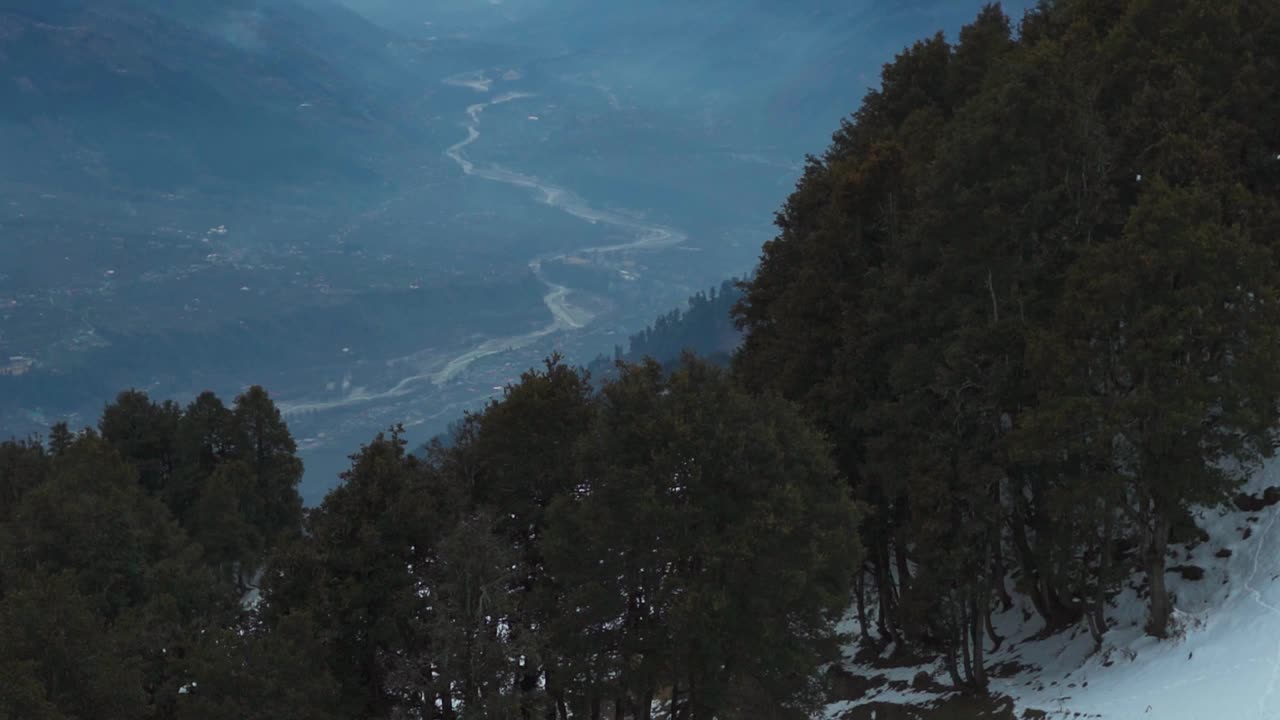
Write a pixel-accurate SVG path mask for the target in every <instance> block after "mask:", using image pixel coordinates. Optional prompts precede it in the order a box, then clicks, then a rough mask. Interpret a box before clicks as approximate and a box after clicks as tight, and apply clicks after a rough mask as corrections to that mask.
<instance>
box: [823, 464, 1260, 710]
mask: <svg viewBox="0 0 1280 720" xmlns="http://www.w3.org/2000/svg"><path fill="white" fill-rule="evenodd" d="M1269 486H1280V460H1273V461H1270V462H1268V463H1267V464H1266V465H1264V466H1263V468H1262V469H1261V470H1260V471H1259V472H1258V473H1256V474H1255V475H1254V476H1253V478H1252V479H1251V480H1250V482H1249V483H1248V484H1247V485H1246V486H1245V488H1244V491H1245V492H1247V493H1251V494H1254V495H1261V493H1262V491H1263V490H1264V489H1265V488H1267V487H1269ZM1197 515H1198V520H1199V524H1200V526H1201V527H1202V528H1203V529H1204V530H1205V531H1206V532H1207V533H1208V534H1209V538H1210V539H1209V541H1208V542H1205V543H1201V544H1200V545H1198V546H1195V547H1192V548H1189V549H1188V548H1187V547H1186V546H1176V547H1174V548H1171V557H1170V559H1169V565H1170V566H1176V565H1196V566H1199V567H1201V568H1203V569H1204V570H1205V574H1204V577H1203V579H1201V580H1198V581H1190V580H1185V579H1183V578H1182V576H1181V575H1180V574H1179V573H1177V572H1170V573H1169V574H1168V576H1167V578H1166V580H1167V582H1168V585H1169V589H1170V592H1171V593H1172V594H1173V597H1174V607H1175V611H1174V627H1175V630H1174V632H1173V634H1172V637H1171V639H1169V640H1164V641H1160V640H1156V639H1155V638H1151V637H1149V636H1147V635H1146V634H1145V632H1144V631H1143V625H1144V623H1145V620H1146V605H1145V602H1144V599H1143V598H1142V597H1140V596H1139V593H1138V591H1137V589H1136V588H1134V587H1129V588H1126V589H1125V590H1124V592H1122V593H1121V594H1120V595H1119V596H1118V597H1117V598H1116V600H1115V602H1114V606H1113V607H1112V608H1111V609H1110V611H1109V612H1108V614H1107V617H1108V620H1109V621H1110V623H1111V627H1110V629H1109V631H1108V632H1107V635H1106V636H1105V638H1104V642H1103V647H1102V649H1101V651H1098V652H1095V651H1094V645H1093V640H1092V638H1091V637H1090V635H1089V632H1088V630H1087V629H1086V628H1085V626H1084V625H1083V623H1082V624H1081V625H1080V626H1078V627H1077V628H1075V629H1074V630H1072V631H1069V632H1066V633H1062V634H1058V635H1055V636H1053V637H1050V638H1047V639H1044V640H1035V639H1034V638H1033V636H1034V635H1035V633H1036V632H1038V631H1039V630H1040V624H1039V622H1038V621H1037V620H1036V619H1035V618H1034V617H1033V618H1032V619H1031V620H1030V621H1029V622H1027V621H1025V620H1024V618H1025V617H1028V616H1029V614H1030V613H1031V609H1030V607H1029V604H1028V603H1027V602H1026V601H1020V602H1021V605H1017V604H1015V607H1014V608H1013V609H1012V610H1010V611H1009V612H1006V613H1004V614H1002V615H999V616H997V617H996V618H993V622H994V625H995V626H996V630H997V632H998V633H999V634H1001V635H1002V636H1003V637H1005V638H1006V640H1005V642H1004V643H1003V644H1002V646H1001V647H1000V648H999V649H998V650H997V649H993V648H990V641H989V640H988V647H989V650H988V653H989V658H988V664H987V667H988V669H989V670H990V669H991V668H993V667H995V666H997V665H1001V664H1004V663H1009V662H1012V663H1017V664H1018V665H1020V666H1025V669H1022V670H1020V671H1018V672H1017V673H1016V674H1013V675H1011V676H1009V677H1002V678H996V677H993V678H991V690H992V692H993V693H995V694H998V695H1003V696H1007V697H1009V698H1011V699H1012V700H1013V702H1014V706H1015V714H1016V716H1018V717H1022V716H1023V713H1024V712H1025V711H1027V710H1039V711H1041V712H1044V713H1046V716H1047V717H1048V718H1071V717H1087V718H1103V719H1104V720H1146V719H1156V720H1218V719H1219V718H1230V719H1231V720H1278V719H1280V582H1277V580H1278V579H1280V505H1273V506H1271V507H1267V508H1264V509H1263V510H1261V511H1259V512H1255V513H1250V512H1242V511H1238V510H1237V509H1236V508H1235V507H1234V506H1231V507H1223V508H1204V509H1200V510H1198V511H1197ZM1223 550H1229V551H1230V552H1231V555H1230V556H1229V557H1226V558H1222V557H1218V556H1217V554H1218V553H1219V552H1220V551H1223ZM848 625H849V627H848V629H851V630H852V629H856V622H854V621H848ZM856 650H857V648H856V646H854V647H850V648H848V649H847V651H846V661H845V663H844V668H845V669H846V670H847V671H849V672H851V673H853V674H861V675H866V676H884V678H885V680H887V681H888V682H887V683H886V684H884V685H882V686H881V687H878V688H876V689H873V690H871V691H869V692H868V693H867V694H866V695H865V696H864V697H862V698H859V699H858V700H854V701H848V700H846V701H842V702H840V703H835V704H833V705H830V706H828V707H827V712H826V714H825V717H826V718H830V719H832V720H835V719H836V718H840V717H842V716H843V714H844V713H846V712H848V711H849V710H851V709H853V708H854V707H857V706H859V705H864V704H868V703H872V702H882V703H896V704H903V705H913V706H918V707H927V706H930V705H933V704H935V703H937V702H938V701H940V700H942V699H944V698H945V697H947V695H946V694H938V693H929V692H914V691H906V692H904V691H903V690H901V689H900V688H903V687H909V684H910V682H911V680H912V678H913V677H914V676H915V674H916V673H918V672H920V671H921V670H924V671H926V672H929V673H930V675H931V676H932V677H933V679H934V680H935V681H936V682H937V683H939V684H940V685H942V686H947V685H949V682H948V679H947V674H946V672H945V669H944V667H943V666H942V665H941V663H935V664H933V665H928V666H913V667H902V668H889V669H885V668H880V667H876V668H872V667H866V666H860V665H858V664H857V663H855V662H854V661H853V660H852V656H853V654H854V653H855V652H856ZM904 683H905V685H904ZM895 688H899V689H895Z"/></svg>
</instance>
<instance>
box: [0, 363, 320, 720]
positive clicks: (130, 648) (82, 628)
mask: <svg viewBox="0 0 1280 720" xmlns="http://www.w3.org/2000/svg"><path fill="white" fill-rule="evenodd" d="M301 475H302V463H301V462H300V461H299V460H298V458H297V457H296V455H295V447H294V443H293V440H292V439H291V438H290V436H289V432H288V430H287V428H286V427H285V425H284V423H283V422H282V421H281V419H280V414H279V413H278V412H277V410H276V408H275V406H274V405H273V404H272V403H271V401H270V400H269V399H268V398H267V396H266V394H265V393H264V392H263V391H262V390H261V388H253V389H251V390H249V391H247V392H246V393H245V394H243V395H241V396H240V397H238V398H237V399H236V401H235V404H234V405H233V407H231V408H227V407H225V406H224V405H223V404H222V403H221V402H220V401H219V400H218V398H216V397H214V396H213V395H212V394H204V395H201V396H200V397H199V398H197V399H196V400H195V401H194V402H192V403H191V404H190V405H189V406H187V407H186V408H179V407H178V406H177V405H175V404H173V403H161V404H157V403H153V402H151V401H150V400H149V399H148V398H147V397H146V396H145V395H143V394H141V393H137V392H128V393H123V394H121V395H120V396H119V398H118V399H117V401H116V402H115V403H114V404H112V405H111V406H109V407H108V408H107V409H106V410H105V411H104V413H103V415H102V419H101V422H100V423H99V428H98V430H96V431H94V430H85V431H82V432H79V433H74V434H73V433H72V432H70V431H69V430H68V429H67V427H66V426H65V425H59V426H56V427H54V428H53V429H52V431H51V433H50V436H49V438H48V440H47V441H46V442H44V443H40V442H35V441H10V442H6V443H3V444H0V718H5V720H8V719H10V718H12V719H13V720H19V719H21V720H61V719H63V718H85V717H109V718H182V719H191V720H195V719H197V718H233V717H259V718H267V717H298V718H301V717H313V718H325V717H331V715H330V714H329V713H330V710H329V707H330V706H331V704H332V702H333V699H334V697H335V693H334V692H333V691H332V687H331V682H327V681H326V679H327V678H328V677H329V676H328V668H327V667H326V665H325V663H324V657H325V655H324V652H325V651H324V647H325V646H324V641H323V638H321V637H320V636H319V635H318V631H317V629H316V626H315V625H314V623H312V622H311V620H310V618H308V617H307V616H306V615H304V614H301V613H295V614H291V615H289V616H288V617H283V618H280V619H279V621H278V622H277V623H276V625H275V626H274V627H273V628H272V632H267V628H266V627H265V626H263V625H262V624H261V623H259V622H256V621H254V619H253V618H252V616H251V615H250V614H249V613H247V612H246V610H245V605H246V603H245V598H246V597H251V596H252V594H253V593H254V592H255V590H254V588H253V585H254V583H255V580H256V577H255V576H256V575H257V572H256V570H257V568H259V567H261V566H262V564H263V562H264V561H265V559H266V558H267V557H268V556H269V555H270V554H271V553H272V552H273V551H274V550H275V549H276V548H278V547H280V546H281V544H282V543H284V542H287V541H291V540H296V538H297V537H298V536H299V531H300V529H301V521H302V503H301V501H300V499H299V497H298V494H297V491H296V486H297V483H298V480H299V479H300V478H301Z"/></svg>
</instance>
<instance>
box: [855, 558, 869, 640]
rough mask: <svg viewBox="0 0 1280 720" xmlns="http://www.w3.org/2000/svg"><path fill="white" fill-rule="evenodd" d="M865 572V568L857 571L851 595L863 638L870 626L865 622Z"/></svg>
mask: <svg viewBox="0 0 1280 720" xmlns="http://www.w3.org/2000/svg"><path fill="white" fill-rule="evenodd" d="M866 591H867V572H866V568H865V567H864V568H862V569H860V570H859V571H858V576H857V578H856V579H855V580H854V582H853V596H854V598H855V600H856V604H857V607H858V627H859V629H860V630H861V632H862V636H863V637H864V638H865V637H867V635H868V634H869V631H870V629H871V628H870V626H869V625H868V624H867V598H866Z"/></svg>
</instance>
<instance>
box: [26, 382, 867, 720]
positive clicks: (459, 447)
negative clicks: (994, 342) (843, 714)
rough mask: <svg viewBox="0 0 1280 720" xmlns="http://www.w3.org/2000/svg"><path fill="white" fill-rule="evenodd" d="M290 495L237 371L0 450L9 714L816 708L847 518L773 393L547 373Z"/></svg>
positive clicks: (281, 457) (848, 508)
mask: <svg viewBox="0 0 1280 720" xmlns="http://www.w3.org/2000/svg"><path fill="white" fill-rule="evenodd" d="M454 440H455V442H454V443H453V444H452V445H451V446H449V447H447V448H446V447H444V446H443V445H439V444H437V445H435V446H434V447H432V448H431V449H430V451H429V452H428V453H427V456H426V457H425V459H419V458H417V457H414V456H413V455H410V454H407V453H406V452H405V442H404V440H403V439H402V438H401V436H400V434H399V432H398V431H392V432H391V433H389V434H386V435H380V436H378V437H377V438H376V439H374V440H373V441H372V442H371V443H369V444H368V445H367V446H365V447H363V448H362V449H361V450H360V452H359V453H357V454H356V455H354V456H352V466H351V469H350V470H349V471H348V472H346V473H345V474H344V475H343V482H342V483H341V484H340V485H339V486H338V487H337V488H336V489H334V490H333V491H332V492H330V494H329V495H328V496H327V497H326V498H325V500H324V502H323V503H322V504H321V505H320V506H319V507H317V508H314V509H313V510H310V511H309V512H307V513H306V514H305V518H304V516H303V513H302V511H301V504H300V502H299V500H298V495H297V491H296V485H297V482H298V479H299V477H300V474H301V464H300V463H299V461H298V459H297V457H296V455H295V447H294V443H293V441H292V439H291V438H290V437H289V433H288V430H287V428H286V427H285V426H284V424H283V423H282V422H281V420H280V415H279V413H278V412H277V411H276V409H275V408H274V407H273V406H272V404H271V402H270V400H269V399H267V397H266V395H265V393H263V392H262V390H261V389H259V388H254V389H252V390H250V391H249V392H248V393H246V394H245V395H244V396H242V397H240V398H238V399H237V401H236V403H235V406H234V407H233V408H231V409H227V408H224V407H223V406H222V405H221V403H219V402H218V400H217V399H216V398H215V397H213V396H212V395H203V396H201V397H200V398H199V399H198V400H197V401H196V402H194V403H193V404H192V405H191V406H189V407H187V408H185V409H180V408H178V407H177V406H175V405H173V404H171V403H164V404H156V403H153V402H151V401H150V400H148V399H147V398H146V396H144V395H142V394H141V393H136V392H130V393H125V394H122V395H121V396H120V398H119V399H118V400H117V402H116V403H114V404H113V405H111V406H109V407H108V408H107V409H106V411H105V412H104V414H103V417H102V420H101V422H100V426H99V430H98V431H90V430H86V431H84V432H82V433H80V434H78V435H72V434H71V433H69V432H68V431H67V429H66V428H65V427H58V428H55V429H54V431H53V433H52V435H51V437H50V438H49V440H48V442H45V443H39V442H34V441H28V442H10V443H7V444H4V445H3V446H0V501H2V504H0V559H3V564H0V568H2V570H0V718H24V719H26V718H40V719H43V718H48V719H50V720H53V719H60V718H72V717H86V716H90V715H102V716H107V717H113V718H180V719H182V720H197V719H199V720H211V719H214V718H218V719H221V718H226V719H227V720H230V719H231V718H237V719H239V718H262V719H263V720H265V719H267V718H272V719H277V718H299V719H301V718H308V719H313V718H321V719H323V718H356V717H358V718H370V719H374V718H431V719H436V718H438V719H441V720H456V719H457V718H547V719H549V720H556V719H557V718H559V719H561V720H568V718H593V719H595V720H599V719H600V718H617V719H619V720H620V719H621V718H650V717H652V716H653V713H654V710H655V708H657V709H659V710H660V715H661V716H662V717H667V718H682V719H688V720H699V719H700V720H709V719H710V718H712V717H722V718H725V717H743V718H745V717H752V718H760V717H766V718H768V717H775V718H803V717H808V716H809V714H810V713H811V712H812V711H813V710H814V709H815V708H816V707H818V706H819V705H820V704H821V703H822V702H823V700H824V699H825V695H824V693H823V683H822V681H821V680H822V678H821V675H820V670H821V668H822V667H823V665H824V664H825V663H827V662H830V661H831V660H833V659H834V658H835V657H836V656H837V650H838V644H839V637H838V636H837V635H836V632H835V625H836V622H837V621H838V620H839V619H840V617H841V615H842V614H843V612H844V610H845V608H846V606H847V598H848V595H849V589H850V587H851V583H852V576H853V570H854V569H855V568H856V567H857V563H858V556H859V545H858V538H857V530H856V528H857V509H856V506H855V505H854V503H853V501H852V500H851V498H850V496H849V492H848V488H847V485H846V484H845V483H844V481H843V480H842V479H841V478H840V477H839V475H838V473H837V471H836V468H835V466H834V464H833V463H832V462H831V460H830V454H829V448H828V446H827V445H826V442H825V440H824V439H823V438H822V437H821V436H820V435H819V434H818V433H817V432H816V431H815V430H814V429H812V427H811V426H810V425H809V424H807V423H806V422H805V421H804V420H803V419H802V418H801V416H800V413H799V410H798V409H797V408H796V407H794V406H793V405H791V404H790V403H788V402H786V401H784V400H781V399H778V398H776V397H774V396H759V397H757V396H752V395H749V394H747V393H746V392H744V391H743V390H741V389H740V388H739V387H738V386H737V385H736V384H735V383H734V382H733V381H732V380H731V379H730V377H729V376H728V374H727V372H726V371H724V370H722V369H720V368H717V367H715V366H712V365H709V364H707V363H704V362H702V361H699V360H696V359H694V358H692V357H688V358H686V359H685V361H684V362H683V363H682V364H681V365H680V366H679V368H678V369H676V370H675V371H674V372H671V373H668V372H666V371H664V370H663V369H662V368H660V367H659V366H658V365H657V364H656V363H653V362H649V363H644V364H636V365H626V366H623V367H620V368H619V372H618V374H617V377H616V379H614V380H612V381H610V382H608V383H606V384H605V386H604V387H603V389H602V390H600V391H599V392H595V391H594V390H593V387H592V384H591V383H590V381H589V379H588V377H587V375H586V374H585V373H584V372H582V371H579V370H575V369H572V368H569V367H567V366H565V365H563V364H561V363H560V362H559V361H558V359H555V358H553V359H552V360H550V361H548V363H547V365H546V367H545V369H543V370H541V371H537V372H534V371H531V372H529V373H526V374H525V375H524V376H522V378H521V380H520V382H519V383H517V384H515V385H513V386H511V387H510V388H508V390H507V392H506V393H505V395H504V397H503V398H502V399H501V400H498V401H495V402H493V403H491V404H490V405H489V406H488V407H486V408H485V409H484V411H483V412H480V413H477V414H473V415H468V416H467V417H466V418H465V419H464V420H463V422H462V423H461V424H460V426H459V428H458V431H457V433H456V434H455V438H454Z"/></svg>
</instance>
